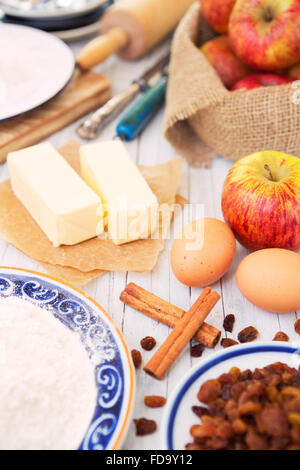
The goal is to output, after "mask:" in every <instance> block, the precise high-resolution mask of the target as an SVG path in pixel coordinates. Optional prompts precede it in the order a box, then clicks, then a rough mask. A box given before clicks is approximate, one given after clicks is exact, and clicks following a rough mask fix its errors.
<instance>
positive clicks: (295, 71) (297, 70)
mask: <svg viewBox="0 0 300 470" xmlns="http://www.w3.org/2000/svg"><path fill="white" fill-rule="evenodd" d="M287 74H288V76H289V77H290V78H291V79H292V80H300V64H296V65H293V67H291V68H289V69H288V71H287Z"/></svg>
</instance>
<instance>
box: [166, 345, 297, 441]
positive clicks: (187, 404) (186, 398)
mask: <svg viewBox="0 0 300 470" xmlns="http://www.w3.org/2000/svg"><path fill="white" fill-rule="evenodd" d="M274 362H285V363H286V364H288V365H289V366H290V367H295V368H296V369H297V368H298V367H299V366H300V343H299V342H298V344H297V342H295V343H293V344H292V343H290V344H288V343H282V342H272V343H260V342H255V344H251V345H250V344H244V345H239V346H234V347H231V348H230V349H227V350H222V351H220V352H217V353H215V354H212V355H211V356H209V357H208V358H207V359H205V360H200V361H199V364H197V365H196V366H195V367H193V368H192V369H191V370H190V371H189V372H188V373H187V374H186V376H185V377H183V379H182V380H181V382H180V383H179V385H178V386H177V387H176V388H175V390H174V392H173V394H172V396H171V397H170V399H169V400H168V405H167V407H166V409H165V412H164V415H163V419H162V424H161V445H162V449H166V450H183V449H185V446H186V444H188V443H189V442H191V441H192V438H191V436H190V433H189V431H190V428H191V426H192V425H193V424H198V422H199V420H198V419H197V418H196V416H195V414H194V413H193V412H192V409H191V407H192V406H193V405H197V404H199V402H198V400H197V393H198V391H199V389H200V386H201V385H202V384H203V383H204V382H206V381H207V380H209V379H215V378H216V377H218V376H219V375H221V374H223V373H226V372H228V371H229V370H230V369H231V367H234V366H236V367H239V368H240V369H241V370H244V369H251V370H254V369H255V368H256V367H258V368H261V367H265V366H267V365H268V364H272V363H274Z"/></svg>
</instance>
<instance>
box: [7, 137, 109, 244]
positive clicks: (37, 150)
mask: <svg viewBox="0 0 300 470" xmlns="http://www.w3.org/2000/svg"><path fill="white" fill-rule="evenodd" d="M7 162H8V168H9V172H10V176H11V184H12V189H13V191H14V193H15V195H16V196H17V197H18V199H19V200H20V201H21V202H22V204H23V205H24V206H25V207H26V209H27V210H28V212H29V213H30V214H31V216H32V217H33V218H34V220H35V221H36V222H37V224H38V225H39V226H40V228H41V229H42V230H43V232H44V233H45V234H46V236H47V237H48V239H49V240H50V241H51V242H52V243H53V245H54V246H59V245H75V244H77V243H79V242H82V241H84V240H88V239H90V238H93V237H95V236H97V235H100V234H101V233H102V232H103V230H104V223H103V208H102V203H101V200H100V198H99V196H97V194H96V193H94V191H92V190H91V188H89V186H88V185H87V184H86V183H85V182H84V181H83V180H82V179H81V178H80V176H79V175H78V174H77V173H76V172H75V171H74V170H73V168H72V167H71V166H70V165H69V164H68V163H67V162H66V161H65V159H64V158H63V157H62V156H61V155H60V154H59V153H58V152H57V151H56V150H55V149H54V147H52V145H51V144H49V143H42V144H39V145H34V146H32V147H28V148H26V149H23V150H19V151H17V152H12V153H9V154H8V158H7Z"/></svg>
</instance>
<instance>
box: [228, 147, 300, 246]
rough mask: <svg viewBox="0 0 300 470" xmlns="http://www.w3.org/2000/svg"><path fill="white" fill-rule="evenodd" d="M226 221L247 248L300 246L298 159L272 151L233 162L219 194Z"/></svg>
mask: <svg viewBox="0 0 300 470" xmlns="http://www.w3.org/2000/svg"><path fill="white" fill-rule="evenodd" d="M222 210H223V215H224V218H225V221H226V222H227V223H228V224H229V226H230V227H231V229H232V230H233V232H234V234H235V236H236V238H237V239H238V240H239V242H240V243H241V244H242V245H244V246H245V247H246V248H248V249H250V250H259V249H264V248H286V249H288V250H293V251H299V250H300V159H299V158H297V157H293V156H291V155H287V154H285V153H281V152H275V151H263V152H257V153H254V154H252V155H249V156H248V157H245V158H242V159H241V160H239V161H238V162H236V163H235V164H234V165H233V167H232V168H231V170H230V171H229V173H228V176H227V178H226V181H225V184H224V188H223V194H222Z"/></svg>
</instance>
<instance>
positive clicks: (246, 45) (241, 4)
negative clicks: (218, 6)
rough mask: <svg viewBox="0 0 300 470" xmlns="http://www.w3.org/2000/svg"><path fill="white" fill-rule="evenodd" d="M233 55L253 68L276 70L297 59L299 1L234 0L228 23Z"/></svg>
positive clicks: (298, 50)
mask: <svg viewBox="0 0 300 470" xmlns="http://www.w3.org/2000/svg"><path fill="white" fill-rule="evenodd" d="M229 37H230V42H231V46H232V48H233V51H234V52H235V54H236V55H237V56H238V57H239V59H240V60H242V61H243V62H244V63H245V64H247V65H248V66H249V67H251V68H252V69H256V70H263V71H276V70H281V69H285V68H288V67H290V66H292V65H294V64H296V63H297V62H299V61H300V0H276V1H275V0H237V2H236V4H235V6H234V8H233V10H232V13H231V16H230V22H229Z"/></svg>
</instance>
